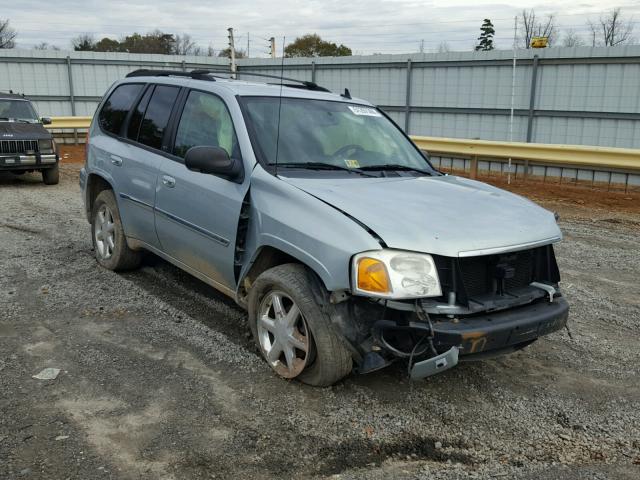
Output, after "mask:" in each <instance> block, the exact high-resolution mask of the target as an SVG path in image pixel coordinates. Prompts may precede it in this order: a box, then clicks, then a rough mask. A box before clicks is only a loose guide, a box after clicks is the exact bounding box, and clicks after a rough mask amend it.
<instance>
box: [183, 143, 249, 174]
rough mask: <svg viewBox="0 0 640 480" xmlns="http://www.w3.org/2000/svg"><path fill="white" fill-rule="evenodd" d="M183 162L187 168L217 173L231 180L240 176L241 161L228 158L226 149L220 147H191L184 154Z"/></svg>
mask: <svg viewBox="0 0 640 480" xmlns="http://www.w3.org/2000/svg"><path fill="white" fill-rule="evenodd" d="M184 164H185V166H186V167H187V168H188V169H189V170H193V171H195V172H200V173H208V174H211V175H219V176H221V177H224V178H227V179H229V180H232V181H238V180H241V177H242V164H241V162H240V161H239V160H236V159H233V158H229V154H228V153H227V151H226V150H225V149H224V148H220V147H209V146H202V147H191V148H190V149H189V150H187V154H186V155H185V156H184Z"/></svg>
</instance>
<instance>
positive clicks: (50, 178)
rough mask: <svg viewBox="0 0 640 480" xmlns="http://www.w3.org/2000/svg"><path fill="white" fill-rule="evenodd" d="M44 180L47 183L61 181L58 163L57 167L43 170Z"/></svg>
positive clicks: (52, 183) (54, 183)
mask: <svg viewBox="0 0 640 480" xmlns="http://www.w3.org/2000/svg"><path fill="white" fill-rule="evenodd" d="M42 181H43V182H44V184H45V185H57V184H58V182H59V181H60V169H59V168H58V164H56V166H55V167H51V168H47V169H46V170H42Z"/></svg>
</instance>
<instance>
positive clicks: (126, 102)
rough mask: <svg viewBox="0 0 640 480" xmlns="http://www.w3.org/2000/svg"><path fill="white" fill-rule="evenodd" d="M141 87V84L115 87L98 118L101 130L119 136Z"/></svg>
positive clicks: (126, 84)
mask: <svg viewBox="0 0 640 480" xmlns="http://www.w3.org/2000/svg"><path fill="white" fill-rule="evenodd" d="M142 87H144V85H142V84H141V83H125V84H123V85H120V86H119V87H116V89H115V90H114V91H113V93H112V94H111V95H110V96H109V99H108V100H107V101H106V102H105V104H104V106H103V107H102V110H100V115H99V116H98V122H99V123H100V127H101V128H102V129H103V130H105V131H107V132H110V133H113V134H115V135H120V131H121V130H122V124H123V123H124V121H125V119H126V118H127V114H128V113H129V110H130V109H131V106H132V105H133V102H134V101H135V99H136V98H137V97H138V94H139V93H140V91H141V90H142Z"/></svg>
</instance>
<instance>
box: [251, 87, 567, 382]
mask: <svg viewBox="0 0 640 480" xmlns="http://www.w3.org/2000/svg"><path fill="white" fill-rule="evenodd" d="M275 101H277V99H272V100H271V102H272V103H273V102H275ZM268 102H269V101H268V100H265V99H260V100H259V102H254V103H253V104H252V102H251V101H248V102H246V103H245V105H244V108H245V116H246V117H248V120H249V122H248V123H249V125H250V131H253V132H257V133H256V134H255V135H256V136H257V137H258V139H259V138H260V135H261V134H262V135H264V131H265V128H266V127H265V126H264V123H263V124H261V122H265V119H267V118H268V116H265V115H264V105H263V104H264V103H268ZM301 102H302V101H298V100H287V101H285V103H283V106H282V109H283V112H286V111H287V109H288V108H289V106H291V109H292V112H291V113H298V117H297V118H299V116H300V112H301V111H302V104H301ZM256 103H257V104H258V105H259V107H260V108H262V111H261V113H262V116H260V117H258V116H257V115H254V116H253V118H252V114H251V112H252V107H254V106H255V104H256ZM321 103H322V102H315V104H314V101H307V105H305V106H304V107H305V108H307V109H309V110H312V109H316V110H317V112H316V114H314V115H311V117H312V118H309V121H306V122H305V121H299V122H298V123H297V124H296V125H295V126H294V125H287V126H286V127H285V128H283V127H282V126H281V127H280V128H281V132H282V133H281V135H282V139H279V140H278V139H277V140H276V142H278V141H279V142H280V144H279V149H280V155H281V157H280V158H279V159H278V162H277V165H276V162H275V160H274V161H272V162H270V161H268V159H266V158H263V159H262V162H261V166H262V168H261V167H257V168H256V170H255V171H254V178H253V182H252V195H251V196H252V204H253V205H254V208H255V209H256V212H255V216H257V217H259V218H262V219H265V218H268V219H272V220H273V222H269V221H264V222H263V223H262V229H263V230H262V231H260V232H256V233H255V234H256V235H257V236H264V235H265V234H266V233H267V232H265V231H264V229H267V230H270V229H269V226H270V225H272V224H273V225H274V226H277V228H276V229H275V230H274V231H270V232H268V236H269V238H270V240H269V241H270V242H272V240H273V238H274V237H286V241H283V242H281V243H278V244H277V247H278V248H282V249H286V248H287V244H291V242H294V244H295V247H296V248H295V249H292V250H289V251H288V252H287V253H289V254H290V255H291V256H292V257H296V258H298V259H300V260H301V261H303V262H305V264H307V265H308V266H309V267H310V268H311V269H312V270H313V271H314V272H316V273H318V275H319V277H320V280H321V282H322V284H323V285H322V286H323V287H325V288H327V289H328V290H329V291H328V292H327V296H325V297H324V300H323V299H322V298H323V297H321V296H319V298H318V299H317V300H316V301H318V302H323V301H324V302H325V303H327V304H331V311H332V313H331V320H332V324H333V326H334V328H335V329H336V330H337V331H338V332H339V333H340V335H342V336H343V337H344V338H345V339H346V341H347V342H348V344H349V348H350V351H351V352H352V355H353V358H354V362H355V368H356V370H357V371H358V372H359V373H367V372H371V371H374V370H377V369H380V368H383V367H385V366H387V365H389V364H390V363H392V362H394V361H396V360H398V359H405V360H407V361H409V363H410V371H411V376H412V377H413V378H424V377H427V376H430V375H433V374H435V373H438V372H441V371H444V370H447V369H449V368H451V367H453V366H455V365H456V364H457V363H458V362H459V361H462V360H473V359H481V358H487V357H489V356H493V355H497V354H503V353H508V352H512V351H515V350H517V349H520V348H523V347H525V346H527V345H529V344H530V343H532V342H533V341H535V340H536V339H537V338H539V337H541V336H543V335H546V334H548V333H550V332H553V331H556V330H558V329H560V328H562V327H564V326H565V325H566V322H567V317H568V304H567V302H566V300H565V299H564V297H563V296H562V293H561V291H560V288H559V281H560V275H559V271H558V266H557V263H556V259H555V255H554V251H553V243H555V242H557V241H560V240H561V238H562V234H561V232H560V229H559V227H558V225H557V222H556V218H555V216H554V214H553V213H552V212H549V211H547V210H545V209H543V208H541V207H540V206H538V205H536V204H534V203H533V202H531V201H529V200H527V199H525V198H522V197H520V196H518V195H515V194H512V193H510V192H507V191H503V190H500V189H498V188H495V187H492V186H490V185H486V184H483V183H481V182H477V181H474V180H469V179H465V178H460V177H455V176H450V175H443V174H442V173H440V172H438V171H436V170H435V169H433V167H432V166H431V165H430V163H429V162H428V160H427V159H426V158H425V157H424V155H423V154H422V152H420V151H419V150H418V149H417V148H416V147H415V146H413V144H411V142H410V141H409V139H408V138H407V137H405V136H404V135H403V134H402V133H401V132H400V130H399V129H398V128H397V127H396V126H395V125H393V124H392V122H391V121H390V119H388V118H386V117H385V116H384V114H383V113H382V112H380V111H378V110H376V109H373V108H372V107H364V106H363V107H359V109H354V108H352V107H350V106H349V104H346V103H345V104H343V105H341V106H336V105H329V104H328V102H326V104H324V105H319V104H321ZM296 109H297V112H296ZM247 111H248V112H249V113H248V114H247V113H246V112H247ZM351 112H353V114H354V115H355V117H354V119H355V120H354V122H355V121H358V122H360V123H363V125H364V124H371V123H372V122H378V123H380V124H386V126H385V130H384V131H383V132H377V131H376V132H374V134H372V135H369V134H368V133H360V134H358V133H353V132H352V131H351V132H350V128H353V129H354V130H357V129H358V128H360V127H359V126H358V125H356V126H355V127H354V126H353V125H348V124H346V122H345V124H344V125H343V124H342V123H343V120H342V119H341V116H348V115H350V114H351ZM305 114H306V111H305ZM357 117H360V118H357ZM362 118H364V119H365V122H363V121H362ZM265 123H266V122H265ZM273 123H274V124H275V122H273ZM256 124H257V125H256ZM363 128H364V127H363ZM387 128H393V129H394V131H393V133H389V132H390V130H386V129H387ZM323 130H324V132H323ZM338 131H339V132H340V133H336V132H338ZM345 132H346V133H345ZM363 137H366V138H364V139H363ZM400 137H402V138H400ZM291 138H293V140H291ZM316 139H317V143H318V144H317V145H315V143H316ZM252 140H253V145H254V150H256V151H258V152H260V151H261V152H262V153H263V155H264V156H265V157H268V156H269V155H268V153H267V154H265V152H268V149H269V145H268V144H267V142H264V141H262V144H261V141H260V140H258V141H255V138H254V139H252ZM276 142H272V143H273V145H275V143H276ZM332 142H333V145H332V146H331V147H325V146H324V144H325V143H332ZM385 142H386V143H387V144H390V143H393V146H392V147H391V148H390V149H389V151H390V152H389V154H387V153H386V151H384V148H386V147H380V146H376V143H385ZM320 144H322V146H321V145H320ZM400 144H401V146H399V145H400ZM410 149H412V150H413V151H410ZM327 150H328V151H329V152H337V153H333V154H331V153H330V154H329V155H327V156H325V157H324V158H322V160H323V162H322V163H319V162H318V161H317V160H318V158H319V157H322V154H323V152H325V151H327ZM283 151H284V154H283ZM372 151H373V152H374V153H372ZM292 152H296V155H297V156H296V155H294V154H293V153H292ZM300 152H303V153H300ZM309 152H312V153H309ZM273 154H274V155H275V153H273ZM385 155H386V157H385ZM282 157H284V158H282ZM402 157H405V159H402V160H400V159H401V158H402ZM273 158H275V157H273ZM293 160H297V161H293ZM327 164H328V165H327ZM263 168H264V170H267V171H268V172H269V173H271V175H269V176H266V175H263V174H262V173H263ZM343 170H346V172H343ZM269 177H270V178H269ZM272 179H273V180H275V179H278V180H282V181H284V182H282V181H272ZM265 183H266V184H268V185H269V186H268V190H271V189H275V190H279V192H280V194H279V195H276V196H273V195H266V196H264V197H263V188H265ZM283 183H284V184H287V185H288V186H290V187H295V190H297V191H298V192H304V193H306V194H308V195H309V196H310V198H308V199H305V201H304V202H303V201H302V200H300V201H291V199H289V201H284V202H283V203H282V204H281V205H278V203H279V200H280V198H279V197H280V196H282V197H284V198H287V197H291V196H292V195H296V196H297V195H298V194H299V193H296V194H294V193H293V191H291V192H289V191H285V190H283V187H284V185H283ZM314 201H315V203H313V202H314ZM307 202H309V203H310V204H308V203H307ZM278 207H280V208H278ZM319 211H322V212H323V215H318V212H319ZM285 212H286V215H285ZM313 214H315V215H317V216H316V220H317V222H315V223H314V222H313V220H311V221H310V220H309V218H308V216H309V215H313ZM332 215H333V217H331V216H332ZM327 217H329V218H330V219H331V220H328V219H327ZM312 218H313V217H312ZM334 218H335V220H332V219H334ZM338 218H340V219H339V220H338ZM345 220H347V221H350V222H353V223H355V224H356V225H358V226H360V227H361V228H360V230H359V232H360V235H353V234H352V235H351V236H350V238H349V239H347V240H345V239H344V238H342V237H341V236H340V235H339V234H338V232H340V231H341V230H344V225H343V222H344V221H345ZM317 223H319V224H320V225H317ZM283 225H285V226H286V227H284V228H283ZM327 232H330V233H327ZM250 236H251V235H250ZM359 237H367V239H368V242H370V241H374V242H375V248H368V249H363V250H355V251H354V250H353V249H357V246H358V245H359V244H361V242H360V240H361V238H359ZM258 243H260V242H258ZM369 244H370V243H369ZM272 245H274V246H275V245H276V244H273V243H272ZM255 247H256V246H252V247H251V248H250V250H251V249H253V248H255ZM258 247H259V246H258ZM254 251H255V250H254ZM302 252H304V256H302ZM346 252H351V253H350V256H349V258H348V259H347V258H346V257H345V253H346ZM305 257H306V258H305ZM313 262H315V263H316V264H315V265H314V263H313ZM345 269H346V271H345ZM345 274H346V275H345ZM345 278H346V280H347V281H348V284H347V285H345ZM240 296H242V292H240Z"/></svg>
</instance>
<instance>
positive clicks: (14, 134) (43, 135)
mask: <svg viewBox="0 0 640 480" xmlns="http://www.w3.org/2000/svg"><path fill="white" fill-rule="evenodd" d="M49 138H51V134H50V133H49V132H48V131H47V129H46V128H44V127H43V126H42V124H41V123H22V122H7V121H0V140H46V139H49Z"/></svg>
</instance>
